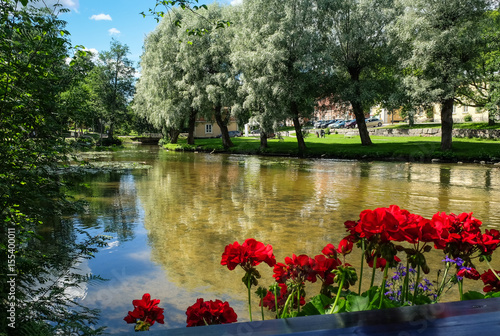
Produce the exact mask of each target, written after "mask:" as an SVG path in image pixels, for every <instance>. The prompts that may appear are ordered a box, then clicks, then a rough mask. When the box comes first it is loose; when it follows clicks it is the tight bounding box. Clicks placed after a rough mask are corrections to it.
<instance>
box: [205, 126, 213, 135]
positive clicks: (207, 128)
mask: <svg viewBox="0 0 500 336" xmlns="http://www.w3.org/2000/svg"><path fill="white" fill-rule="evenodd" d="M205 133H212V124H206V125H205Z"/></svg>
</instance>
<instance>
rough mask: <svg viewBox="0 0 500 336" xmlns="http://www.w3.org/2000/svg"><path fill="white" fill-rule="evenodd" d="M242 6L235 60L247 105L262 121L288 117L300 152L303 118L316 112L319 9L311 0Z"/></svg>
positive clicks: (263, 0) (267, 0)
mask: <svg viewBox="0 0 500 336" xmlns="http://www.w3.org/2000/svg"><path fill="white" fill-rule="evenodd" d="M242 6H243V7H242V8H241V13H240V15H241V20H242V25H241V27H238V28H239V29H238V32H237V37H236V39H235V40H236V42H235V48H234V52H233V60H234V62H235V65H236V67H237V69H238V70H239V71H240V73H241V80H242V85H243V87H245V88H246V94H247V96H246V98H245V104H246V106H247V108H249V109H252V110H253V111H255V113H254V114H255V115H257V116H258V117H259V118H260V119H261V121H268V120H269V119H271V120H279V119H281V120H283V119H285V118H290V119H291V120H292V121H293V124H294V127H295V133H296V136H297V144H298V149H299V154H300V155H302V154H303V153H304V152H305V151H306V149H307V148H306V144H305V141H304V138H303V135H302V127H301V118H305V117H308V116H310V114H311V112H312V111H313V107H314V102H315V99H316V98H317V95H318V87H319V78H320V76H319V74H318V67H317V66H316V62H315V61H316V59H317V56H318V55H319V53H318V52H316V49H317V48H318V47H319V43H318V42H319V40H318V34H317V30H316V26H315V19H316V10H315V9H314V6H313V3H312V1H309V0H297V1H278V0H248V1H244V2H243V5H242Z"/></svg>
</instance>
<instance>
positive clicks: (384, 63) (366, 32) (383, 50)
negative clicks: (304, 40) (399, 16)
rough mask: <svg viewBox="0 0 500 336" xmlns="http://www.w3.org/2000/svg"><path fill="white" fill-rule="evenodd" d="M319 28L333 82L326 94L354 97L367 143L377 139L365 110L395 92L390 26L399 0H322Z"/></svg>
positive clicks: (364, 142)
mask: <svg viewBox="0 0 500 336" xmlns="http://www.w3.org/2000/svg"><path fill="white" fill-rule="evenodd" d="M317 5H318V11H319V15H318V21H319V24H320V29H319V31H320V32H321V34H322V38H323V42H324V43H325V50H326V51H325V60H326V63H327V64H328V67H325V70H326V73H327V74H328V77H329V82H328V83H327V84H325V85H324V89H325V92H324V94H326V95H329V96H331V97H332V98H333V99H337V100H339V101H341V102H342V101H344V102H350V103H351V106H352V111H353V113H354V115H355V117H356V122H357V125H358V129H359V135H360V138H361V144H362V145H364V146H367V145H371V144H372V142H371V139H370V135H369V133H368V130H367V128H366V123H365V113H366V112H367V111H368V109H369V108H370V107H371V106H373V105H375V104H376V103H378V102H380V101H382V100H383V99H384V97H385V96H387V95H388V94H389V93H390V90H388V89H389V88H390V87H391V84H392V79H391V71H387V70H386V69H385V68H386V67H390V66H391V65H392V64H393V61H392V59H391V50H392V46H391V43H390V40H389V37H388V35H387V30H388V26H389V25H390V24H391V22H393V20H394V19H395V15H396V9H395V8H394V1H393V0H339V1H330V0H318V1H317Z"/></svg>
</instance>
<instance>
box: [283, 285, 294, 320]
mask: <svg viewBox="0 0 500 336" xmlns="http://www.w3.org/2000/svg"><path fill="white" fill-rule="evenodd" d="M294 294H295V290H292V292H291V293H290V295H289V296H288V298H287V299H286V302H285V307H283V311H282V312H281V317H282V318H283V315H284V314H285V312H286V311H288V306H290V302H291V301H293V296H294Z"/></svg>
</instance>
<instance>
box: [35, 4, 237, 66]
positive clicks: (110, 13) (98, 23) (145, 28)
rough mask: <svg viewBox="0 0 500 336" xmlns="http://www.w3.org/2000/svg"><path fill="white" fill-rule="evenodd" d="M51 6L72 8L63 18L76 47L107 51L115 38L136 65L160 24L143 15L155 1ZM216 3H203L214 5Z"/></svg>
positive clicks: (61, 16)
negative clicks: (125, 46)
mask: <svg viewBox="0 0 500 336" xmlns="http://www.w3.org/2000/svg"><path fill="white" fill-rule="evenodd" d="M45 2H46V3H47V4H51V3H52V4H53V3H55V2H59V3H61V4H62V5H63V6H64V7H66V8H69V9H71V12H70V13H65V14H61V15H60V18H61V19H62V20H64V21H66V22H67V23H68V24H67V26H66V29H67V30H68V31H69V32H70V34H71V36H70V38H71V43H72V44H73V45H83V46H85V48H87V49H90V50H94V51H95V50H97V51H98V52H99V51H106V50H109V48H110V42H111V39H112V38H116V39H117V40H118V41H120V42H121V43H123V44H126V45H128V47H129V48H130V54H129V59H131V60H132V61H134V63H135V65H136V66H137V63H138V62H139V60H140V56H141V54H142V46H143V43H144V37H145V36H146V35H147V34H148V33H149V32H151V31H153V30H154V29H155V27H156V25H157V23H156V21H155V20H154V19H153V18H152V17H150V16H147V17H146V18H143V17H142V15H140V14H139V13H141V12H145V13H147V12H148V9H149V8H152V7H153V6H154V4H155V3H156V1H155V0H48V1H47V0H46V1H45ZM212 2H214V1H213V0H209V1H203V0H201V1H200V2H199V3H200V4H203V3H212ZM218 2H219V3H238V2H241V0H220V1H218Z"/></svg>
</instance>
